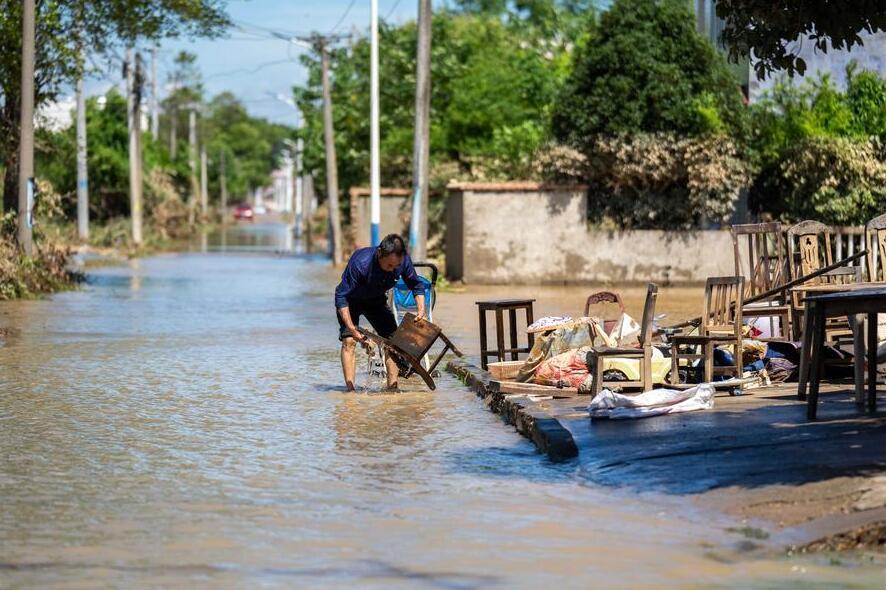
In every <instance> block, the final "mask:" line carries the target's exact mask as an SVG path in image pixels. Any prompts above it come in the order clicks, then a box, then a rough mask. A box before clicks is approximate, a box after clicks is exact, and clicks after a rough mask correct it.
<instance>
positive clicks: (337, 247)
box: [315, 36, 342, 266]
mask: <svg viewBox="0 0 886 590" xmlns="http://www.w3.org/2000/svg"><path fill="white" fill-rule="evenodd" d="M315 46H316V48H317V51H319V52H320V64H321V78H322V83H323V138H324V140H325V143H326V192H327V195H328V199H329V201H328V205H329V224H330V226H331V228H330V229H331V231H330V233H331V234H332V240H331V242H332V243H331V246H332V248H331V250H332V264H333V265H335V266H338V265H340V264H341V263H342V251H341V220H340V219H339V210H338V164H337V163H336V161H335V137H334V135H333V131H332V91H331V90H330V88H329V53H328V52H327V50H326V39H325V38H323V37H319V36H318V37H315Z"/></svg>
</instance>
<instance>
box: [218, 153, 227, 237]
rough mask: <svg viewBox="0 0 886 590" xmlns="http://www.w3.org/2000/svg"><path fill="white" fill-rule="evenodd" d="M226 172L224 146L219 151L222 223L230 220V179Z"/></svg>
mask: <svg viewBox="0 0 886 590" xmlns="http://www.w3.org/2000/svg"><path fill="white" fill-rule="evenodd" d="M225 174H226V171H225V150H224V148H222V149H220V150H219V151H218V183H219V189H220V191H221V218H222V223H225V222H227V220H228V179H227V178H226V176H225Z"/></svg>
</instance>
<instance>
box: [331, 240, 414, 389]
mask: <svg viewBox="0 0 886 590" xmlns="http://www.w3.org/2000/svg"><path fill="white" fill-rule="evenodd" d="M401 276H402V277H403V282H405V283H406V286H408V287H409V288H410V289H412V293H413V294H414V295H415V303H416V306H417V307H418V313H417V314H416V315H417V321H419V320H421V318H423V317H424V315H425V293H424V287H423V286H422V283H421V281H419V279H418V275H417V274H416V272H415V268H414V267H413V266H412V259H411V258H409V254H408V253H407V252H406V244H405V242H404V241H403V238H401V237H400V236H398V235H397V234H390V235H389V236H387V237H385V239H383V240H382V241H381V244H379V245H378V248H361V249H359V250H357V251H356V252H354V253H353V254H352V255H351V259H350V260H348V266H347V267H346V268H345V271H344V272H343V273H342V275H341V282H340V283H339V284H338V287H336V288H335V309H336V312H337V315H338V327H339V332H338V339H339V340H341V369H342V372H343V373H344V375H345V385H346V386H347V388H348V391H353V390H354V378H355V376H356V374H357V355H356V351H357V342H364V341H365V340H366V337H365V336H363V334H361V333H360V332H359V330H357V324H358V323H359V321H360V316H361V315H362V316H364V317H365V318H366V319H367V320H369V323H370V325H371V326H372V327H373V328H374V329H375V331H376V332H377V333H378V335H379V336H381V337H383V338H390V336H391V334H393V333H394V331H395V330H396V329H397V320H395V319H394V312H393V311H391V308H390V307H389V306H388V300H387V292H388V291H389V290H391V289H392V288H393V287H394V284H395V283H396V282H397V279H399V278H400V277H401ZM385 366H386V368H387V372H388V389H389V390H396V389H397V377H399V374H400V373H399V370H398V369H397V363H396V362H394V359H393V358H391V355H386V356H385Z"/></svg>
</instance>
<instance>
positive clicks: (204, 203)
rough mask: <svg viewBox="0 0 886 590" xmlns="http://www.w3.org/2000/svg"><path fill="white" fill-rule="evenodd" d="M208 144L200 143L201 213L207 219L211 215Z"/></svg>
mask: <svg viewBox="0 0 886 590" xmlns="http://www.w3.org/2000/svg"><path fill="white" fill-rule="evenodd" d="M206 165H207V160H206V144H205V143H203V142H201V143H200V215H202V216H203V219H204V220H205V219H206V217H207V215H209V186H208V184H209V179H208V176H209V175H208V174H207V173H206Z"/></svg>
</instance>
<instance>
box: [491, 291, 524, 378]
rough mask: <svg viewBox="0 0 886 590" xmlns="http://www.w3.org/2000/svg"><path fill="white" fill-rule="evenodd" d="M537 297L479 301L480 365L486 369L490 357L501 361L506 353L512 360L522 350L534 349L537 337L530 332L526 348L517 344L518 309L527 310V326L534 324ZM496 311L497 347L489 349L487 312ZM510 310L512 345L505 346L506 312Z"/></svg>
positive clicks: (515, 358)
mask: <svg viewBox="0 0 886 590" xmlns="http://www.w3.org/2000/svg"><path fill="white" fill-rule="evenodd" d="M534 301H535V299H499V300H496V301H477V305H478V306H479V308H480V366H481V367H483V370H486V369H487V368H488V367H489V365H488V364H487V363H486V359H488V358H489V357H491V356H493V357H497V358H498V360H499V362H501V361H504V360H505V354H507V353H510V354H511V360H513V361H515V360H517V356H518V355H519V353H521V352H525V353H528V352H529V351H530V350H532V345H533V344H534V343H535V337H534V336H533V335H532V334H529V344H528V346H526V347H525V348H520V347H519V346H518V345H517V310H518V309H524V310H526V326H527V327H528V326H530V325H532V322H533V321H534V320H533V319H532V303H533V302H534ZM487 311H494V312H495V339H496V344H497V346H498V347H497V348H496V349H495V350H489V348H488V343H487V341H486V312H487ZM505 311H507V312H508V316H509V317H508V319H509V320H510V322H509V323H510V332H511V347H510V348H505V332H504V312H505Z"/></svg>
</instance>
